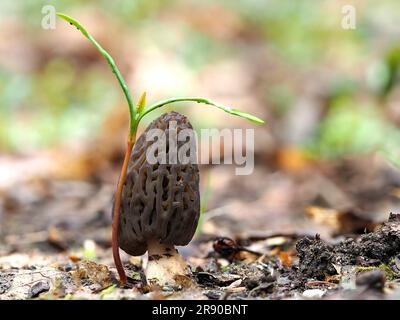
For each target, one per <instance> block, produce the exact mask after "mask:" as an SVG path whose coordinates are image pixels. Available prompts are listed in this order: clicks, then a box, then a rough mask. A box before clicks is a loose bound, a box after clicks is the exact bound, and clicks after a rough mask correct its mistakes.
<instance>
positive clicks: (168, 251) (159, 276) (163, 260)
mask: <svg viewBox="0 0 400 320" xmlns="http://www.w3.org/2000/svg"><path fill="white" fill-rule="evenodd" d="M148 255H149V259H148V262H147V267H146V271H145V274H146V278H147V281H149V282H150V283H157V284H159V285H167V284H169V285H173V284H176V276H177V275H187V274H188V273H189V267H188V265H187V264H186V262H185V260H184V259H183V257H182V256H181V255H180V254H179V252H178V250H176V249H175V247H174V245H169V244H162V243H160V242H158V241H150V242H149V243H148Z"/></svg>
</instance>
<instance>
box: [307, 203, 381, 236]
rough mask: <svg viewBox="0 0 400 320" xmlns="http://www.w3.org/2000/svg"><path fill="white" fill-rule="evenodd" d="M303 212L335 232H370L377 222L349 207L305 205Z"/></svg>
mask: <svg viewBox="0 0 400 320" xmlns="http://www.w3.org/2000/svg"><path fill="white" fill-rule="evenodd" d="M304 210H305V214H306V216H308V217H309V218H311V219H313V220H314V221H316V222H317V223H321V224H324V225H326V226H329V227H331V228H332V229H334V230H335V232H336V233H340V234H342V233H344V234H346V233H363V232H364V231H365V230H367V231H369V232H371V231H374V230H375V229H376V227H377V226H378V224H376V223H373V222H372V221H371V220H370V219H367V218H364V217H361V216H359V215H357V214H356V213H354V211H353V210H351V209H341V210H339V209H334V208H324V207H319V206H306V207H305V209H304Z"/></svg>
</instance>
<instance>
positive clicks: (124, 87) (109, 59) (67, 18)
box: [56, 12, 135, 138]
mask: <svg viewBox="0 0 400 320" xmlns="http://www.w3.org/2000/svg"><path fill="white" fill-rule="evenodd" d="M56 14H57V16H59V17H60V18H62V19H64V20H65V21H67V22H69V23H70V24H72V25H74V26H75V27H76V28H77V29H78V30H79V31H80V32H82V34H83V35H84V36H85V37H86V38H88V39H89V41H90V42H91V43H93V44H94V46H95V47H96V48H97V50H99V52H100V53H101V54H102V55H103V57H104V58H106V60H107V62H108V64H109V65H110V67H111V69H112V70H113V73H114V74H115V76H116V77H117V79H118V82H119V85H120V86H121V88H122V90H123V92H124V94H125V97H126V100H127V101H128V106H129V114H130V130H129V132H130V138H132V136H133V135H134V132H133V131H134V130H135V126H134V123H135V109H134V107H133V103H132V98H131V94H130V92H129V89H128V86H127V85H126V82H125V80H124V79H123V78H122V75H121V72H120V71H119V69H118V68H117V66H116V64H115V61H114V59H113V58H112V57H111V56H110V54H109V53H108V52H107V51H106V50H104V49H103V47H102V46H101V45H100V44H99V43H98V42H97V41H96V39H95V38H93V37H92V36H91V35H90V33H89V32H87V30H86V29H85V28H84V27H83V26H82V25H81V24H80V23H79V22H78V21H76V20H75V19H74V18H71V17H70V16H67V15H66V14H64V13H61V12H57V13H56Z"/></svg>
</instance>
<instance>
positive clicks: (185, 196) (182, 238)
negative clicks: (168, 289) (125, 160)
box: [118, 112, 200, 285]
mask: <svg viewBox="0 0 400 320" xmlns="http://www.w3.org/2000/svg"><path fill="white" fill-rule="evenodd" d="M171 121H175V122H176V128H174V129H173V130H176V133H179V132H180V130H183V129H193V128H192V126H191V124H190V123H189V121H188V119H187V118H186V117H185V116H184V115H182V114H179V113H177V112H169V113H165V114H163V115H162V116H160V117H159V118H157V119H156V120H154V121H153V122H152V123H151V124H150V125H149V126H148V127H147V129H146V131H145V132H144V133H143V134H142V135H141V136H140V137H139V139H138V140H137V142H136V144H135V147H134V149H133V152H132V155H131V158H130V161H129V166H128V171H127V175H126V182H125V185H124V187H123V191H122V205H121V209H120V217H119V229H118V243H119V246H120V248H121V249H122V250H124V251H125V252H127V253H128V254H130V255H133V256H138V255H142V254H144V253H145V252H146V251H148V254H149V259H148V264H147V268H146V276H147V279H148V280H150V281H155V282H158V283H159V284H161V285H164V284H167V283H168V284H173V283H174V282H175V276H176V275H185V274H188V272H189V268H188V266H187V264H186V263H185V261H184V259H183V258H182V256H181V255H180V254H179V253H178V251H177V250H176V249H175V245H187V244H188V243H189V242H190V240H191V239H192V238H193V235H194V233H195V231H196V227H197V223H198V218H199V213H200V193H199V170H198V166H197V164H194V163H188V164H182V163H180V162H179V159H178V162H177V163H176V164H160V163H156V164H150V163H149V162H148V161H147V159H146V151H147V150H148V148H150V147H151V145H152V144H153V143H154V140H151V141H147V140H146V133H147V132H149V130H151V129H160V130H162V131H163V132H165V134H166V138H167V139H166V144H167V145H166V151H167V157H166V158H167V159H169V150H170V148H169V135H170V134H174V133H173V131H171V130H172V129H171V128H170V127H169V123H170V122H171ZM184 143H185V141H179V140H178V141H177V147H178V149H179V148H180V147H181V146H182V145H183V144H184Z"/></svg>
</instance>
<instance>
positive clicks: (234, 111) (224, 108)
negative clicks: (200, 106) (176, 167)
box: [139, 97, 265, 124]
mask: <svg viewBox="0 0 400 320" xmlns="http://www.w3.org/2000/svg"><path fill="white" fill-rule="evenodd" d="M185 101H186V102H187V101H192V102H197V103H204V104H207V105H210V106H214V107H216V108H218V109H221V110H222V111H225V112H227V113H229V114H232V115H234V116H238V117H241V118H244V119H247V120H250V121H251V122H254V123H258V124H263V123H265V121H264V120H262V119H260V118H258V117H256V116H254V115H252V114H250V113H247V112H243V111H239V110H237V109H232V108H230V107H227V106H223V105H220V104H217V103H215V102H213V101H211V100H209V99H204V98H195V97H182V98H170V99H166V100H162V101H159V102H156V103H154V104H152V105H150V106H149V107H148V108H147V109H146V110H145V111H144V112H143V113H142V114H140V116H139V121H140V120H141V119H142V118H143V117H144V116H145V115H146V114H148V113H150V112H152V111H153V110H155V109H158V108H161V107H163V106H165V105H167V104H171V103H174V102H185Z"/></svg>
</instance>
